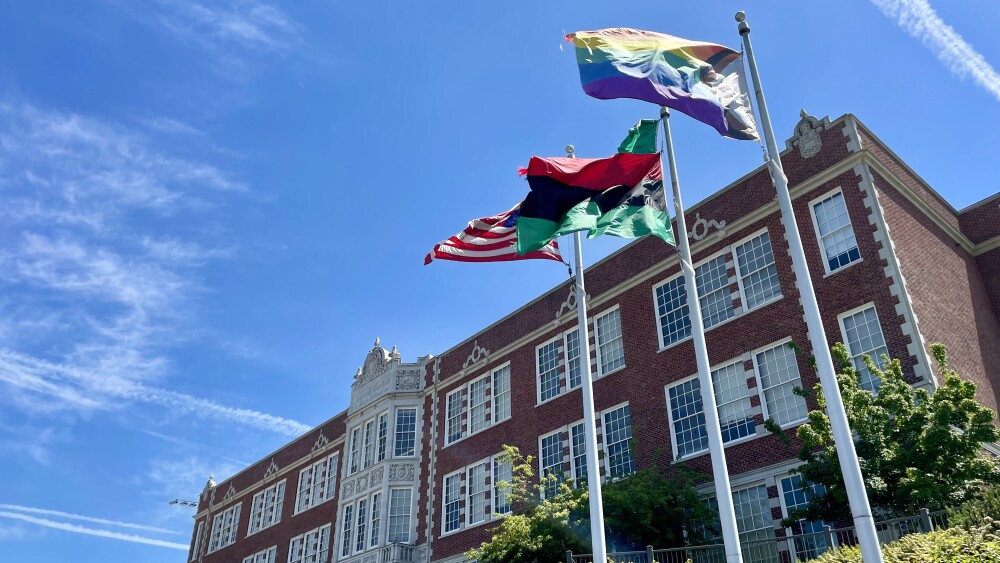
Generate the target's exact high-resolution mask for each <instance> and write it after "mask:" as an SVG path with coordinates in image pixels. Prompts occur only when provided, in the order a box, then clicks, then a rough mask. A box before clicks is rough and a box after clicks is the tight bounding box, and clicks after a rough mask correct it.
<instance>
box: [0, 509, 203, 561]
mask: <svg viewBox="0 0 1000 563" xmlns="http://www.w3.org/2000/svg"><path fill="white" fill-rule="evenodd" d="M0 518H10V519H12V520H20V521H22V522H29V523H31V524H37V525H39V526H45V527H46V528H54V529H56V530H64V531H67V532H73V533H75V534H86V535H88V536H97V537H101V538H108V539H112V540H120V541H127V542H132V543H141V544H146V545H155V546H157V547H168V548H170V549H179V550H181V551H187V550H188V547H189V546H188V545H187V544H184V543H176V542H169V541H163V540H158V539H155V538H148V537H145V536H136V535H132V534H122V533H119V532H112V531H110V530H102V529H99V528H88V527H86V526H78V525H76V524H70V523H68V522H56V521H54V520H49V519H47V518H36V517H34V516H28V515H27V514H19V513H16V512H7V511H0Z"/></svg>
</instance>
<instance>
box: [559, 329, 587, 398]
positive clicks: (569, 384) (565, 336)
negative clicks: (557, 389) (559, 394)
mask: <svg viewBox="0 0 1000 563" xmlns="http://www.w3.org/2000/svg"><path fill="white" fill-rule="evenodd" d="M574 332H575V333H576V340H577V354H579V358H578V360H579V362H580V382H579V383H577V384H576V385H573V377H572V375H571V374H570V365H569V363H570V357H569V335H570V334H572V333H574ZM561 338H562V348H563V352H562V354H563V355H562V362H563V366H564V368H563V374H564V375H565V377H566V392H569V391H572V390H574V389H577V388H579V387H581V386H583V374H584V369H583V342H581V341H580V325H579V323H577V325H576V326H575V327H573V328H571V329H569V330H566V331H563V333H562V336H561Z"/></svg>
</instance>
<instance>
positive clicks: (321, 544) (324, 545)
mask: <svg viewBox="0 0 1000 563" xmlns="http://www.w3.org/2000/svg"><path fill="white" fill-rule="evenodd" d="M329 552H330V525H329V524H327V525H326V526H322V527H319V528H316V529H314V530H309V531H308V532H306V533H304V534H302V535H300V536H295V537H294V538H292V541H290V542H289V543H288V563H326V562H327V560H328V559H329V557H330V555H329Z"/></svg>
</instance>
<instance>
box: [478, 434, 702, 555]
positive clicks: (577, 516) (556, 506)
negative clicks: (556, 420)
mask: <svg viewBox="0 0 1000 563" xmlns="http://www.w3.org/2000/svg"><path fill="white" fill-rule="evenodd" d="M532 459H533V458H532V457H531V456H528V457H523V456H522V455H521V454H520V452H519V451H518V449H517V448H515V447H512V446H504V450H503V454H501V460H502V461H510V462H511V469H512V472H511V473H512V480H511V482H509V483H508V482H500V483H499V484H498V485H499V486H500V487H506V488H508V490H509V493H508V494H509V498H511V499H512V500H513V505H514V514H512V515H510V516H507V517H506V518H504V519H503V520H501V522H500V524H499V525H498V526H496V527H495V528H493V530H492V532H493V537H492V538H491V539H490V541H488V542H484V543H483V544H482V545H480V546H479V547H478V548H475V549H472V550H470V551H469V552H467V553H466V556H467V557H468V558H470V559H474V560H478V561H480V563H543V562H544V563H548V562H550V561H562V560H563V559H564V558H565V554H566V551H573V552H574V553H590V552H591V544H590V506H589V501H590V497H589V495H588V494H587V488H586V487H585V486H581V487H574V486H573V483H572V482H571V481H561V482H560V480H559V478H558V477H557V476H555V475H548V476H545V477H543V478H541V479H539V480H537V481H536V480H535V479H534V471H533V470H532V467H531V463H532ZM693 479H694V477H693V474H692V473H691V472H689V471H683V470H681V471H678V475H677V477H676V478H674V479H668V478H667V477H665V476H664V475H663V474H661V473H660V472H658V471H654V470H649V469H646V470H641V471H639V472H637V473H634V474H632V475H630V476H627V477H624V478H621V479H618V480H617V481H614V482H610V483H607V484H605V485H604V487H603V488H602V493H603V497H604V521H605V533H606V535H607V539H608V542H609V545H613V546H614V547H615V548H616V549H626V548H638V547H642V546H645V545H647V544H652V545H656V546H657V547H670V546H674V545H681V544H682V542H683V538H682V528H683V527H688V529H692V528H695V527H698V528H704V527H705V525H706V524H707V523H708V522H711V521H712V519H713V516H712V513H711V512H710V511H709V509H708V508H707V507H705V506H704V505H703V504H702V503H701V501H700V499H699V498H698V494H697V492H696V491H695V489H694V485H693ZM546 485H552V486H556V494H554V495H550V496H549V497H548V498H544V499H543V498H541V496H542V495H541V494H540V491H541V490H543V489H544V488H545V487H546Z"/></svg>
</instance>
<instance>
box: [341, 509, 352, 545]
mask: <svg viewBox="0 0 1000 563" xmlns="http://www.w3.org/2000/svg"><path fill="white" fill-rule="evenodd" d="M353 532H354V505H353V504H349V505H347V506H345V507H344V525H343V527H342V528H341V529H340V556H341V557H347V556H348V555H350V554H351V534H352V533H353Z"/></svg>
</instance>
